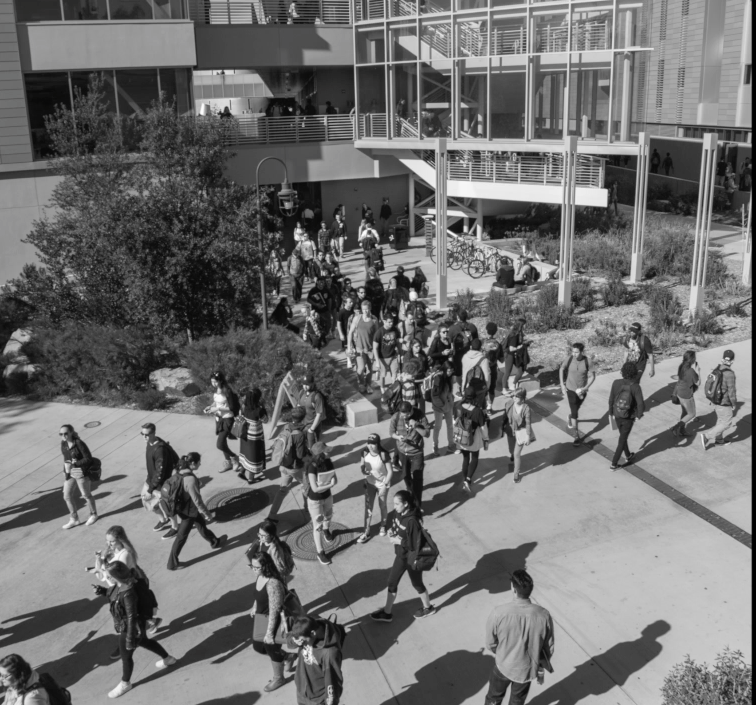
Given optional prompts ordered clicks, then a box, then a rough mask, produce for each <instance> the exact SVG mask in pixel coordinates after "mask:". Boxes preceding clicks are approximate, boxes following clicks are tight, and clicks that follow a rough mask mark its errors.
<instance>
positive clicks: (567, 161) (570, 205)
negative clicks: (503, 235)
mask: <svg viewBox="0 0 756 705" xmlns="http://www.w3.org/2000/svg"><path fill="white" fill-rule="evenodd" d="M562 154H563V156H562V223H561V232H560V240H559V272H560V275H559V305H560V306H569V305H570V301H571V298H572V241H573V238H574V236H575V161H576V157H577V137H575V136H570V137H567V139H565V141H564V152H563V153H562Z"/></svg>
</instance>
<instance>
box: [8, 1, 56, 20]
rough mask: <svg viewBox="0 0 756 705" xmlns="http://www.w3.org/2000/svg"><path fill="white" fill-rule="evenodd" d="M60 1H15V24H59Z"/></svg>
mask: <svg viewBox="0 0 756 705" xmlns="http://www.w3.org/2000/svg"><path fill="white" fill-rule="evenodd" d="M60 19H61V17H60V0H16V21H17V22H59V21H60Z"/></svg>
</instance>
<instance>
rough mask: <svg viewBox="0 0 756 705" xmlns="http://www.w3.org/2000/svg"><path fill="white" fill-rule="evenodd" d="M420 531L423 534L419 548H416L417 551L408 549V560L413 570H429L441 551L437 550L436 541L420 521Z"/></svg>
mask: <svg viewBox="0 0 756 705" xmlns="http://www.w3.org/2000/svg"><path fill="white" fill-rule="evenodd" d="M420 531H421V532H422V535H423V536H422V539H421V541H420V548H418V550H417V551H410V554H409V556H408V562H409V564H410V565H411V566H412V568H413V570H431V568H433V566H434V565H436V561H437V560H438V557H439V556H440V555H441V552H440V551H439V550H438V546H437V545H436V542H435V541H434V540H433V538H432V537H431V535H430V533H429V532H428V531H427V529H426V528H425V527H424V526H423V525H422V523H420ZM436 570H438V568H436Z"/></svg>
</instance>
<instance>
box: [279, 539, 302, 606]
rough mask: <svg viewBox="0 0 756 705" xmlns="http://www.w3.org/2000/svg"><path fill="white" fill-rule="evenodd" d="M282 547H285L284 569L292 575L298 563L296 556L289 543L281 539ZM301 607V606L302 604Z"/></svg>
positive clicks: (283, 551)
mask: <svg viewBox="0 0 756 705" xmlns="http://www.w3.org/2000/svg"><path fill="white" fill-rule="evenodd" d="M281 548H282V549H283V550H282V554H283V556H282V557H283V562H284V569H285V572H286V575H291V574H292V573H293V572H294V568H296V563H294V556H293V555H292V553H291V546H289V544H288V543H286V542H284V541H281ZM290 592H291V591H290ZM295 594H296V593H295ZM300 607H301V604H300Z"/></svg>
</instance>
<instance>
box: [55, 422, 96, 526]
mask: <svg viewBox="0 0 756 705" xmlns="http://www.w3.org/2000/svg"><path fill="white" fill-rule="evenodd" d="M58 435H59V436H60V452H61V454H62V455H63V478H64V479H63V499H64V501H65V503H66V506H67V507H68V512H69V514H70V518H69V519H68V522H66V524H64V525H63V528H64V529H72V528H73V527H74V526H79V524H81V522H80V521H79V511H78V509H77V508H76V504H74V500H73V490H74V487H78V488H79V494H80V495H81V496H82V497H83V498H84V500H86V503H87V507H88V508H89V519H87V521H86V524H85V526H92V524H94V523H95V522H96V521H97V506H96V505H95V501H94V497H93V496H92V483H91V481H90V479H89V472H88V470H89V467H90V466H91V465H92V454H91V453H90V452H89V447H88V446H87V444H86V443H84V441H82V440H81V438H79V434H78V433H76V431H74V427H73V426H71V424H64V425H63V426H61V427H60V430H59V431H58Z"/></svg>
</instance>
